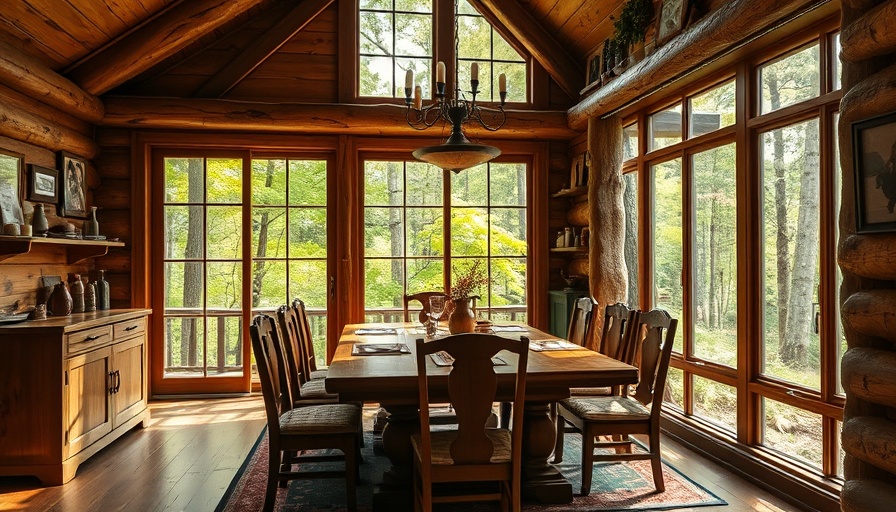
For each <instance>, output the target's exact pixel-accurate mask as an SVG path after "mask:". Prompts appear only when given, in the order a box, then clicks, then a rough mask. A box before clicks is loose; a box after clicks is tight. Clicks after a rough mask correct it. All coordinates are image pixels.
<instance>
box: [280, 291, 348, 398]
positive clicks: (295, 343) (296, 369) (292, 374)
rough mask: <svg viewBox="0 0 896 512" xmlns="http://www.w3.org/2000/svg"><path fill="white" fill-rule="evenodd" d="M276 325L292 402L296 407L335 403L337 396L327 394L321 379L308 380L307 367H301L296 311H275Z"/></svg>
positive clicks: (285, 307)
mask: <svg viewBox="0 0 896 512" xmlns="http://www.w3.org/2000/svg"><path fill="white" fill-rule="evenodd" d="M277 324H278V328H279V332H280V336H281V339H282V346H283V351H284V354H283V360H284V364H285V368H286V372H285V374H286V376H287V378H288V379H289V385H290V389H291V390H292V400H293V403H294V404H296V405H302V404H309V403H316V404H324V403H337V402H339V396H338V395H336V394H333V393H328V392H327V390H326V389H325V388H324V381H323V380H322V379H316V380H309V379H308V378H307V373H305V372H306V371H307V369H306V368H307V366H304V365H302V361H303V355H302V354H303V352H302V344H303V343H304V342H303V340H302V332H301V331H302V327H301V325H300V320H299V317H298V315H297V314H296V310H295V309H294V308H291V307H289V306H286V305H284V306H280V308H279V309H277Z"/></svg>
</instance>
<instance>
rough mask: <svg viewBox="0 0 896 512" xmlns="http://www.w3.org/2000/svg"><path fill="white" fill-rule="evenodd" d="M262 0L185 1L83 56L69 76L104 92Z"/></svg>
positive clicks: (84, 85)
mask: <svg viewBox="0 0 896 512" xmlns="http://www.w3.org/2000/svg"><path fill="white" fill-rule="evenodd" d="M261 1H262V0H189V1H184V2H181V3H179V4H177V5H175V6H174V7H172V8H170V9H168V10H165V11H164V12H163V13H162V14H161V15H159V16H158V17H156V18H154V19H152V20H150V21H149V22H147V23H145V24H143V25H141V26H140V27H138V28H137V29H135V30H133V31H131V32H129V33H128V34H126V35H125V36H123V37H122V38H120V39H119V40H118V41H116V42H115V43H113V44H111V45H109V46H107V47H105V48H103V49H101V50H99V51H97V52H95V53H93V54H92V55H91V56H90V57H89V58H87V59H84V60H82V61H81V62H80V63H79V64H78V66H77V67H75V68H74V69H72V70H70V71H69V73H68V76H69V77H70V78H71V79H72V80H73V81H74V82H75V83H77V84H80V86H81V87H82V88H84V89H85V90H86V91H88V92H90V93H91V94H96V95H99V94H103V93H105V92H107V91H109V90H111V89H113V88H115V87H117V86H119V85H121V84H123V83H124V82H126V81H128V80H130V79H131V78H133V77H135V76H137V75H138V74H140V73H142V72H144V71H146V70H147V69H149V68H150V67H152V66H154V65H156V64H158V63H160V62H161V61H163V60H164V59H165V58H167V57H168V56H170V55H172V54H174V53H176V52H178V51H180V50H182V49H183V48H185V47H186V46H188V45H190V44H191V43H193V42H194V41H195V40H196V39H198V38H199V37H200V36H202V35H204V34H206V33H208V32H209V31H212V30H214V29H216V28H218V27H220V26H221V25H223V24H225V23H227V22H228V21H230V20H232V19H233V18H234V17H236V16H238V15H240V14H242V13H243V12H245V11H246V10H248V9H250V8H251V7H253V6H255V5H257V4H258V3H260V2H261Z"/></svg>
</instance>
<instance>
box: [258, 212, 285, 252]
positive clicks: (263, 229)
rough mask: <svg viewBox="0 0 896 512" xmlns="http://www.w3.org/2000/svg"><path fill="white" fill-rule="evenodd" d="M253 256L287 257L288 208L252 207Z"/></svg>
mask: <svg viewBox="0 0 896 512" xmlns="http://www.w3.org/2000/svg"><path fill="white" fill-rule="evenodd" d="M252 256H254V257H256V258H283V257H286V208H253V209H252Z"/></svg>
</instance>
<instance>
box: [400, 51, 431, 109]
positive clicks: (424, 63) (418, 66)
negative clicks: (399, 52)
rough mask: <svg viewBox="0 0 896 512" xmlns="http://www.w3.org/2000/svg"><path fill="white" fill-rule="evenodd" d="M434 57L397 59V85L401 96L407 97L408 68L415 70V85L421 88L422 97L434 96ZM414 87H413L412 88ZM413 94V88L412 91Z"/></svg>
mask: <svg viewBox="0 0 896 512" xmlns="http://www.w3.org/2000/svg"><path fill="white" fill-rule="evenodd" d="M431 67H432V59H431V58H429V59H402V58H398V59H395V76H396V77H397V78H398V83H397V84H395V86H396V87H397V88H398V90H397V92H396V95H397V97H399V98H406V97H407V94H405V90H404V84H405V75H406V73H407V72H408V70H411V71H413V72H414V85H419V86H420V89H421V97H422V98H423V99H429V98H431V97H432V88H433V85H432V84H433V83H434V81H433V79H432V74H431V73H432V70H431ZM412 89H413V88H412ZM411 94H413V90H412V91H411Z"/></svg>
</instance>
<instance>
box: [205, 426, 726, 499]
mask: <svg viewBox="0 0 896 512" xmlns="http://www.w3.org/2000/svg"><path fill="white" fill-rule="evenodd" d="M564 441H565V442H564V450H563V458H564V462H563V463H562V464H559V465H558V468H559V469H560V471H561V472H562V473H563V476H564V477H566V479H567V480H569V481H570V483H571V484H572V488H573V493H574V494H575V493H578V492H579V489H580V487H581V485H582V479H581V476H582V471H581V469H582V468H581V464H580V461H581V450H582V438H581V435H579V434H574V433H567V434H566V438H565V440H564ZM377 442H378V441H377ZM364 446H365V447H364V448H363V449H362V456H363V457H364V463H363V464H361V480H360V482H359V483H358V510H359V511H361V512H368V511H370V510H371V509H370V504H371V502H372V495H373V487H374V485H375V483H376V482H379V481H380V479H381V476H382V474H383V471H384V470H386V469H387V468H388V467H389V460H388V459H387V458H386V457H385V456H384V455H382V453H381V450H375V449H374V448H373V447H374V446H375V441H374V438H373V434H372V433H371V432H366V433H365V440H364ZM267 457H268V443H267V437H266V430H264V431H262V433H261V435H260V436H259V438H258V441H257V442H256V443H255V447H254V448H253V450H252V453H250V454H249V456H248V457H247V458H246V461H245V462H244V463H243V466H242V467H241V468H240V470H239V471H238V472H237V474H236V476H235V477H234V479H233V482H231V484H230V487H229V488H228V489H227V491H226V492H225V493H224V497H223V498H222V499H221V502H220V503H219V504H218V507H217V509H216V512H248V511H256V510H261V506H262V504H263V502H264V488H265V479H266V476H265V474H266V466H267ZM318 466H319V467H320V468H324V466H325V463H324V464H319V465H318ZM339 466H341V464H339ZM663 476H664V478H665V482H666V491H665V492H663V493H657V492H656V491H655V490H654V486H653V476H652V473H651V470H650V461H631V462H612V463H595V465H594V476H593V483H592V486H591V494H589V495H588V496H579V495H577V494H576V495H575V496H574V498H573V503H572V504H567V505H541V504H536V503H525V502H524V503H523V510H526V511H529V512H573V511H582V512H585V511H610V510H672V509H676V508H684V507H688V508H691V507H703V506H710V505H727V503H725V501H723V500H722V499H720V498H719V497H718V496H716V495H714V494H713V493H711V492H709V491H708V490H707V489H705V488H704V487H702V486H701V485H699V484H697V483H696V482H694V481H692V480H691V479H690V478H688V477H686V476H685V475H683V474H682V473H681V472H679V471H678V470H677V469H675V468H674V467H672V466H670V465H669V464H667V463H665V462H663ZM275 510H278V511H289V512H322V511H335V510H345V481H344V480H342V479H315V480H293V481H291V482H289V487H288V488H286V489H279V490H278V494H277V504H276V506H275ZM438 510H443V509H441V508H440V509H438ZM444 510H447V511H453V510H457V511H463V512H478V511H492V510H499V507H498V506H497V504H487V503H483V504H474V505H472V506H471V505H469V504H466V505H455V506H449V507H448V508H446V509H444ZM396 512H399V511H396Z"/></svg>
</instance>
